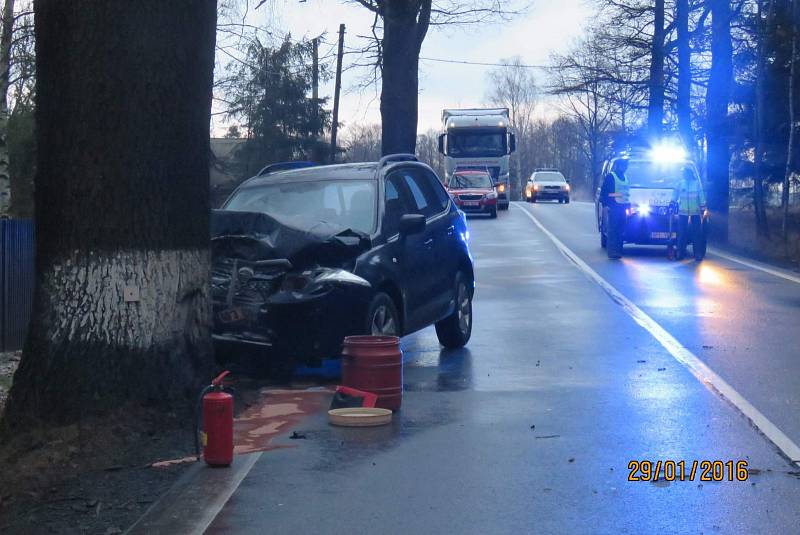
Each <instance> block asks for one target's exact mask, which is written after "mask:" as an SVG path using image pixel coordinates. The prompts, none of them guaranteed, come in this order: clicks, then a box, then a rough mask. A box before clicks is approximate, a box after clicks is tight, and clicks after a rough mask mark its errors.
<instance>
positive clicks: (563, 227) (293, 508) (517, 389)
mask: <svg viewBox="0 0 800 535" xmlns="http://www.w3.org/2000/svg"><path fill="white" fill-rule="evenodd" d="M522 210H532V211H533V213H534V214H535V215H536V217H537V218H538V219H539V220H540V221H541V222H542V223H543V224H544V225H545V226H546V227H547V228H548V229H549V230H550V231H551V232H553V233H555V234H556V235H557V236H558V237H559V238H560V239H561V240H562V241H563V242H564V243H565V244H566V245H567V246H568V247H570V249H572V250H573V251H574V252H575V253H576V254H578V255H579V256H580V257H581V258H582V259H583V261H584V262H586V263H587V264H589V265H590V266H591V267H592V268H593V269H595V270H596V271H597V272H598V273H600V274H601V275H602V276H603V277H604V278H605V279H606V280H607V281H609V282H610V283H611V284H613V285H614V286H615V287H616V288H617V289H618V290H619V291H620V292H621V293H622V294H624V295H625V296H626V297H628V299H630V300H632V301H634V302H635V303H636V304H637V305H639V306H640V307H641V308H642V309H643V310H644V311H645V312H647V313H648V314H650V315H651V317H652V318H653V319H654V320H656V321H657V322H658V323H659V324H660V325H661V326H662V327H664V328H665V329H667V330H668V331H669V332H670V333H671V334H672V335H673V336H674V337H675V338H676V339H678V340H679V341H680V342H681V343H682V344H683V345H684V346H685V347H686V348H687V349H690V350H691V351H692V352H694V353H695V354H696V355H697V356H698V357H700V358H701V359H702V360H703V361H704V362H705V363H706V364H708V365H709V366H710V367H711V368H712V369H713V370H714V371H716V372H717V374H719V375H720V376H721V377H724V378H725V380H727V381H728V382H729V383H730V384H731V385H732V386H733V387H734V388H735V389H736V390H737V391H738V392H739V393H740V394H742V396H743V397H745V398H746V399H747V400H748V401H749V402H750V403H752V404H753V405H754V406H755V407H756V408H757V409H758V410H760V411H761V412H762V413H763V414H764V415H765V416H766V417H767V418H769V419H770V420H771V421H772V422H773V423H774V424H775V425H776V426H778V427H779V428H781V430H782V431H783V432H784V433H786V434H787V436H789V437H790V438H792V439H793V440H794V441H797V440H800V416H798V408H800V398H798V396H799V395H800V354H798V349H797V348H798V347H800V344H798V342H800V340H799V339H798V338H800V334H798V333H797V332H795V331H793V330H792V329H791V328H790V327H791V326H792V324H795V325H796V323H797V319H798V309H797V305H798V303H800V284H796V283H792V282H789V281H784V280H782V279H777V278H775V277H773V276H771V275H768V274H764V273H760V272H757V271H754V270H752V269H750V268H746V267H743V266H740V265H737V264H732V263H730V262H727V261H721V260H719V259H716V258H711V259H709V260H708V261H706V262H704V263H702V264H701V265H699V266H698V265H695V264H694V263H681V264H678V263H667V262H666V260H665V259H664V258H663V257H661V256H660V254H661V253H660V252H659V253H658V254H656V253H654V252H651V251H647V250H636V251H631V254H630V255H629V256H627V257H626V258H625V259H624V260H623V261H621V262H609V261H608V260H606V259H605V258H604V257H603V255H602V252H601V250H600V248H599V245H598V239H597V236H596V234H595V232H594V229H593V227H592V226H591V225H592V213H591V210H592V207H591V205H582V204H578V203H573V204H571V205H568V206H561V205H557V204H556V205H536V206H530V205H524V204H518V205H516V206H514V207H513V208H512V209H511V210H510V211H509V212H506V213H501V214H500V217H499V219H498V220H488V219H487V220H478V219H475V220H471V234H472V247H473V254H474V256H475V257H476V262H477V279H478V284H477V290H476V298H475V308H474V315H475V329H474V332H473V338H472V340H471V342H470V344H469V346H468V348H467V349H464V350H461V351H456V352H444V351H441V350H440V348H439V345H438V343H437V341H436V336H435V333H434V332H433V329H426V330H424V331H422V332H420V333H417V334H415V335H413V336H409V337H407V338H406V339H404V340H403V348H404V352H405V359H406V366H405V380H404V382H405V397H404V400H403V409H402V411H401V412H400V413H398V414H397V415H396V416H395V421H394V422H393V424H392V425H391V426H388V427H384V428H377V429H359V430H357V429H341V428H334V427H330V426H328V425H327V423H326V419H325V417H324V415H323V414H319V415H317V416H316V417H313V418H311V419H310V420H307V421H306V422H304V424H303V429H302V430H301V431H303V432H304V433H305V434H306V435H307V437H308V439H307V440H303V441H291V442H293V444H292V445H293V446H297V447H295V448H291V449H284V450H276V451H271V452H268V453H265V454H263V455H262V456H261V457H260V458H259V459H258V461H257V462H256V463H255V465H254V466H253V468H252V470H251V471H250V472H249V473H248V474H247V476H246V477H245V478H244V480H243V481H242V483H241V485H240V486H239V487H238V489H237V490H236V492H234V494H233V496H232V497H231V498H230V500H229V501H228V502H227V504H226V505H225V507H224V508H223V509H222V511H221V512H220V514H219V515H218V516H217V518H216V520H215V521H214V522H213V524H212V525H211V526H210V528H209V530H208V533H295V534H296V533H365V534H366V533H519V532H523V533H592V534H594V533H609V534H611V533H775V534H784V533H798V532H800V528H799V527H798V526H800V499H798V497H800V478H798V475H797V473H796V471H797V470H798V468H797V466H795V465H793V464H791V463H790V462H789V461H787V460H786V458H785V457H783V456H782V455H781V454H780V453H779V451H778V450H777V448H776V447H775V446H774V445H773V444H772V443H771V442H770V441H769V440H767V439H766V438H765V437H764V436H763V435H762V434H761V433H760V432H759V431H758V429H756V428H755V427H754V426H753V425H751V423H750V422H749V421H748V420H747V419H746V418H745V417H744V416H743V415H742V414H741V413H740V412H739V411H738V410H737V409H736V408H735V407H734V406H733V405H732V404H731V403H729V402H728V401H726V400H725V399H723V398H721V397H720V396H719V394H717V393H715V392H714V391H713V390H712V389H710V388H708V387H707V386H705V385H704V384H702V383H701V382H700V381H698V380H697V379H696V378H695V376H693V375H692V374H691V373H690V372H689V371H688V370H687V369H686V368H684V367H683V365H681V364H679V363H678V362H677V361H676V360H675V358H673V357H672V356H671V355H670V353H669V352H668V351H667V350H666V349H665V348H664V347H663V346H662V345H661V344H660V343H659V342H658V341H657V340H656V339H655V338H654V337H653V336H652V335H651V334H650V333H649V332H648V331H646V330H644V329H643V328H642V327H640V326H639V325H638V324H637V323H636V322H634V320H633V319H632V318H631V317H630V316H629V315H628V314H627V313H626V312H625V311H624V310H623V309H622V307H620V306H619V305H618V304H617V303H615V302H614V301H613V300H612V299H611V298H610V297H609V296H608V295H607V293H606V292H604V291H603V290H602V289H601V288H600V287H599V286H598V285H597V284H595V283H594V282H593V281H591V280H590V279H589V278H587V277H586V276H585V275H584V274H583V273H582V272H581V271H579V270H578V269H577V268H576V267H575V266H574V265H573V264H572V263H571V262H570V261H568V260H567V259H566V258H565V257H564V256H563V255H562V254H561V253H560V252H559V251H558V250H557V249H556V247H555V246H554V245H553V243H552V242H551V241H550V239H549V238H548V237H546V236H545V234H544V233H543V232H542V231H541V230H540V229H538V228H537V227H536V226H535V225H534V223H533V222H532V221H531V220H530V219H529V218H528V217H526V216H525V214H524V213H523V212H522ZM754 332H758V333H759V334H758V335H756V334H752V333H754ZM298 442H302V443H301V444H298ZM285 443H286V444H289V443H290V441H289V440H285ZM636 459H652V460H658V459H661V460H675V461H681V460H684V461H686V462H687V464H691V461H693V460H706V459H708V460H723V461H727V460H733V461H738V460H747V461H748V463H749V465H750V467H751V468H752V469H754V470H753V472H752V473H751V475H750V478H749V480H748V481H747V482H730V481H725V482H717V483H713V482H702V483H701V482H700V481H684V482H678V481H674V482H667V481H663V480H662V481H659V482H657V483H651V482H631V481H628V474H629V470H628V463H629V462H630V461H631V460H636Z"/></svg>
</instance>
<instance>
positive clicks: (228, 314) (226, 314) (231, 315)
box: [219, 308, 245, 323]
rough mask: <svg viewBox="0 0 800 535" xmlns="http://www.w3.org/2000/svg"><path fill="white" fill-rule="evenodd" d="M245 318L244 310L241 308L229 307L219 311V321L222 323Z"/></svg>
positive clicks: (234, 321)
mask: <svg viewBox="0 0 800 535" xmlns="http://www.w3.org/2000/svg"><path fill="white" fill-rule="evenodd" d="M244 318H245V315H244V312H242V309H240V308H229V309H228V310H223V311H222V312H220V313H219V321H221V322H222V323H236V322H237V321H242V320H243V319H244Z"/></svg>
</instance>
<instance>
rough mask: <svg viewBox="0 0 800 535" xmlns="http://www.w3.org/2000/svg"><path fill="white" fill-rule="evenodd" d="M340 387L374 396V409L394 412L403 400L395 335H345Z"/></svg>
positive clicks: (398, 343) (400, 359) (400, 366)
mask: <svg viewBox="0 0 800 535" xmlns="http://www.w3.org/2000/svg"><path fill="white" fill-rule="evenodd" d="M342 385H343V386H349V387H350V388H356V389H358V390H364V391H366V392H372V393H373V394H377V396H378V401H377V402H376V404H375V406H376V407H379V408H381V409H390V410H393V411H396V410H398V409H399V408H400V404H401V403H402V401H403V352H402V351H400V339H399V338H398V337H396V336H348V337H346V338H345V339H344V346H343V348H342Z"/></svg>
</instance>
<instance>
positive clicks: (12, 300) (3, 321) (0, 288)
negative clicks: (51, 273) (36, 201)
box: [0, 219, 35, 351]
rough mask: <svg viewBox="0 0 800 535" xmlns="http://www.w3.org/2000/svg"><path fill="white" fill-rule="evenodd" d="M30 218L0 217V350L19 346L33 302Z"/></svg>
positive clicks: (9, 349)
mask: <svg viewBox="0 0 800 535" xmlns="http://www.w3.org/2000/svg"><path fill="white" fill-rule="evenodd" d="M34 247H35V245H34V232H33V221H31V220H27V219H0V351H14V350H16V349H22V344H23V343H24V342H25V335H26V333H27V331H28V322H29V321H30V317H31V307H32V305H33V286H34V265H33V258H34V250H35V249H34Z"/></svg>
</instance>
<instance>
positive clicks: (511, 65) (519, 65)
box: [419, 56, 549, 69]
mask: <svg viewBox="0 0 800 535" xmlns="http://www.w3.org/2000/svg"><path fill="white" fill-rule="evenodd" d="M419 59H421V60H423V61H435V62H438V63H457V64H460V65H480V66H483V67H521V68H523V69H548V68H549V67H548V66H547V65H528V64H524V63H519V64H517V63H484V62H482V61H466V60H460V59H442V58H426V57H422V56H420V58H419Z"/></svg>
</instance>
